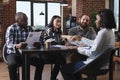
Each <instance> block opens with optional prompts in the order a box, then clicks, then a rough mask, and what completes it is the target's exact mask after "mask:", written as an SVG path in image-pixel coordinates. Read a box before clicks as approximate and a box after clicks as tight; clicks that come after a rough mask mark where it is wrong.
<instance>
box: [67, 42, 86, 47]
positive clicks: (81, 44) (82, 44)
mask: <svg viewBox="0 0 120 80" xmlns="http://www.w3.org/2000/svg"><path fill="white" fill-rule="evenodd" d="M69 44H71V45H76V46H81V47H82V46H85V44H84V43H83V42H82V41H69Z"/></svg>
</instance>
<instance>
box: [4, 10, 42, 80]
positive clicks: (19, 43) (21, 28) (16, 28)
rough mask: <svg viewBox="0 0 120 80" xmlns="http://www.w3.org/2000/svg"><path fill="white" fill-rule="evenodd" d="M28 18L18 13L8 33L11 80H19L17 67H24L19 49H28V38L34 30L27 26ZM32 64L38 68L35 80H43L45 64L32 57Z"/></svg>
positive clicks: (7, 42) (7, 57)
mask: <svg viewBox="0 0 120 80" xmlns="http://www.w3.org/2000/svg"><path fill="white" fill-rule="evenodd" d="M27 20H28V18H27V16H26V14H24V13H22V12H18V13H16V15H15V21H16V22H15V23H13V24H12V25H10V26H9V27H8V28H7V31H6V45H7V54H6V55H7V56H6V59H7V61H8V70H9V76H10V80H18V77H17V73H16V71H17V67H19V66H20V65H22V57H21V54H20V52H19V51H18V49H20V48H25V47H26V45H27V44H26V43H25V41H26V38H27V36H28V33H29V32H32V31H33V29H32V27H31V26H27V23H28V22H27ZM29 60H30V64H32V65H34V66H35V67H36V70H35V77H34V80H41V76H42V70H43V63H42V62H41V60H40V59H38V58H37V57H33V56H30V59H29Z"/></svg>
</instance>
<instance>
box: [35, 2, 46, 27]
mask: <svg viewBox="0 0 120 80" xmlns="http://www.w3.org/2000/svg"><path fill="white" fill-rule="evenodd" d="M41 12H43V13H44V14H43V15H40V13H41ZM33 24H34V26H35V28H36V29H44V28H45V3H34V4H33Z"/></svg>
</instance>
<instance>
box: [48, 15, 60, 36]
mask: <svg viewBox="0 0 120 80" xmlns="http://www.w3.org/2000/svg"><path fill="white" fill-rule="evenodd" d="M56 18H59V19H61V17H60V16H58V15H54V16H53V17H52V18H51V20H50V23H49V24H48V25H47V26H46V27H48V28H51V29H52V31H53V32H55V33H59V34H61V33H62V31H61V27H60V28H59V29H58V31H55V30H54V25H53V22H54V20H55V19H56Z"/></svg>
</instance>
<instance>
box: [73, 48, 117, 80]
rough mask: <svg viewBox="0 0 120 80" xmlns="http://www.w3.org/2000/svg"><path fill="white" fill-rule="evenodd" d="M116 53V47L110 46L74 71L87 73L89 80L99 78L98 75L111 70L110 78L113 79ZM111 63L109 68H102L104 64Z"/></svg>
mask: <svg viewBox="0 0 120 80" xmlns="http://www.w3.org/2000/svg"><path fill="white" fill-rule="evenodd" d="M114 53H115V49H113V48H108V49H105V50H103V51H101V52H100V53H98V54H97V55H96V57H94V59H93V60H92V61H91V62H90V63H88V64H86V65H84V66H83V67H81V68H79V69H78V70H76V71H74V74H75V73H80V74H85V75H87V80H97V76H98V75H104V74H106V73H107V72H109V80H113V67H112V66H113V54H114ZM108 63H109V69H101V68H102V67H103V66H105V65H106V64H108Z"/></svg>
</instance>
